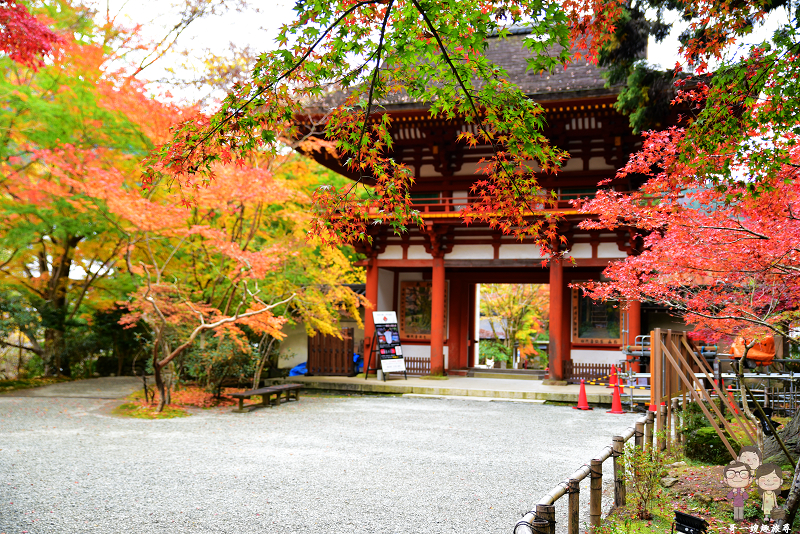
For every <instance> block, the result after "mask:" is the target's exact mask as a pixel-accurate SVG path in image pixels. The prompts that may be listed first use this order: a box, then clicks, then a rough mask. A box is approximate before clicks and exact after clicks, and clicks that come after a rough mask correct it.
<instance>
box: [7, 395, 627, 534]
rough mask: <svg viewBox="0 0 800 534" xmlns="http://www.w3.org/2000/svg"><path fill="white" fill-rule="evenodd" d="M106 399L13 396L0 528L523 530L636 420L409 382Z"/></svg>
mask: <svg viewBox="0 0 800 534" xmlns="http://www.w3.org/2000/svg"><path fill="white" fill-rule="evenodd" d="M117 402H118V401H117ZM109 405H112V406H113V405H114V401H108V400H102V399H89V398H64V397H62V398H58V397H49V398H48V397H24V398H23V397H5V396H0V533H5V534H12V533H14V534H17V533H23V532H29V533H31V534H34V533H83V532H97V533H102V534H112V533H127V532H137V533H144V534H147V533H161V532H163V533H170V534H173V533H182V532H190V533H214V534H217V533H237V534H242V533H249V532H270V533H273V532H274V533H295V532H297V533H300V532H303V533H305V532H309V533H312V532H314V533H316V532H326V533H345V534H349V533H370V534H372V533H380V534H383V533H449V532H454V533H455V532H458V533H511V531H512V529H513V526H514V523H515V522H516V521H517V520H518V518H519V517H520V516H521V515H522V513H523V512H525V511H527V510H528V509H530V507H531V505H532V504H533V503H534V502H535V501H536V500H538V499H539V498H540V497H541V496H542V495H544V494H545V493H546V492H547V491H548V490H549V489H550V488H551V487H553V486H554V485H555V484H556V483H557V482H558V481H560V480H563V479H564V478H566V476H567V475H568V474H569V473H571V472H572V471H574V470H575V469H577V468H578V467H579V466H580V465H581V464H582V463H583V462H585V461H588V459H589V458H591V457H592V455H594V454H596V453H597V452H598V451H600V449H601V448H602V447H604V446H605V445H607V444H609V443H610V442H611V436H612V435H613V434H616V433H620V432H621V431H622V430H623V429H624V428H626V427H628V426H629V425H631V424H633V421H634V420H635V416H633V415H610V414H607V413H606V412H605V410H594V411H591V412H589V411H587V412H583V411H578V410H572V409H570V408H568V407H559V406H544V405H535V404H528V403H511V402H477V401H463V400H442V399H427V398H400V397H311V396H305V397H303V396H301V399H300V402H299V403H290V404H284V405H283V406H281V407H279V408H274V409H262V410H257V411H255V412H252V413H249V414H233V413H231V412H230V411H229V409H214V410H203V411H198V412H197V413H196V414H195V415H193V416H192V417H188V418H181V419H168V420H152V421H151V420H135V419H120V418H116V417H113V416H110V415H108V410H109ZM604 467H605V469H604V471H605V472H606V473H608V472H610V461H609V462H606V464H605V466H604ZM606 480H607V479H606ZM585 482H588V480H587V481H585ZM608 490H609V488H607V490H606V492H605V493H606V494H609V493H610V491H608ZM581 493H582V495H581V497H582V499H583V500H584V502H588V487H587V488H584V487H582V492H581ZM560 503H561V501H559V504H560ZM607 507H608V504H606V506H605V508H606V509H607ZM563 508H564V506H557V510H558V518H557V519H558V521H559V525H558V526H559V529H558V530H559V531H563V530H564V528H565V526H566V523H565V521H566V519H565V515H564V510H563ZM584 520H585V519H584Z"/></svg>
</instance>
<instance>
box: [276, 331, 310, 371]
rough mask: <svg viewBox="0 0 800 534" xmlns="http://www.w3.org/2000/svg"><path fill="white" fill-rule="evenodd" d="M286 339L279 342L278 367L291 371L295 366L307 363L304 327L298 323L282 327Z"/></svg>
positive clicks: (306, 343) (306, 336) (306, 340)
mask: <svg viewBox="0 0 800 534" xmlns="http://www.w3.org/2000/svg"><path fill="white" fill-rule="evenodd" d="M283 332H284V333H285V334H286V338H285V339H284V340H283V341H282V342H281V346H280V359H279V360H278V367H280V368H282V369H291V368H292V367H294V366H295V365H298V364H301V363H303V362H305V361H308V335H307V334H306V327H305V325H304V324H302V323H300V324H297V325H294V326H285V327H283Z"/></svg>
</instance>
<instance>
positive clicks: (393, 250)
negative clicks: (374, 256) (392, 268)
mask: <svg viewBox="0 0 800 534" xmlns="http://www.w3.org/2000/svg"><path fill="white" fill-rule="evenodd" d="M378 259H379V260H402V259H403V247H401V246H400V245H386V250H385V251H383V253H382V254H378Z"/></svg>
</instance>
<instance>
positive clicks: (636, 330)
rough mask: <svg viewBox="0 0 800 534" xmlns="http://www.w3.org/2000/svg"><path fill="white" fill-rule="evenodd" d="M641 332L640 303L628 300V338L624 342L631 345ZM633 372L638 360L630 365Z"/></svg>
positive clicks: (637, 367) (636, 370) (635, 370)
mask: <svg viewBox="0 0 800 534" xmlns="http://www.w3.org/2000/svg"><path fill="white" fill-rule="evenodd" d="M641 333H642V303H641V302H639V301H638V300H631V301H628V339H627V340H626V342H627V343H628V344H629V345H633V343H634V342H635V340H636V336H638V335H641ZM631 368H632V369H633V372H634V373H638V372H639V369H640V367H639V362H636V363H633V364H632V365H631Z"/></svg>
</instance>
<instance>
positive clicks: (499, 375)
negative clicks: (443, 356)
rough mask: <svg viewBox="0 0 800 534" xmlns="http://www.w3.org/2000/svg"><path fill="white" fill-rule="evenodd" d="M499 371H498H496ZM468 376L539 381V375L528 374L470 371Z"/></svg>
mask: <svg viewBox="0 0 800 534" xmlns="http://www.w3.org/2000/svg"><path fill="white" fill-rule="evenodd" d="M497 370H499V369H497ZM470 376H472V377H474V378H511V379H514V380H541V379H542V377H541V376H539V375H534V374H528V373H524V374H523V373H496V372H493V371H491V370H487V371H472V372H471V373H470Z"/></svg>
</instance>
